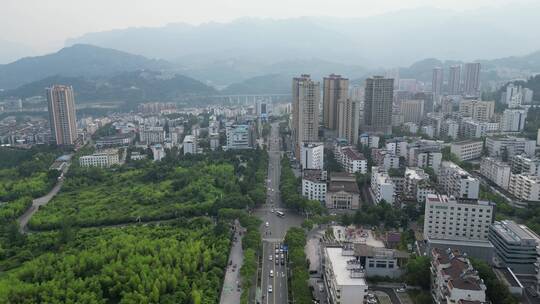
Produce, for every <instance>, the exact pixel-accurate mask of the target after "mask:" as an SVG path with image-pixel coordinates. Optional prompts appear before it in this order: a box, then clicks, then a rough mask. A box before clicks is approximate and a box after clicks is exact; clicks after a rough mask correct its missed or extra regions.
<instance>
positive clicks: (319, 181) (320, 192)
mask: <svg viewBox="0 0 540 304" xmlns="http://www.w3.org/2000/svg"><path fill="white" fill-rule="evenodd" d="M326 174H327V173H326V171H323V170H313V169H307V170H304V171H303V172H302V196H303V197H305V198H307V199H310V200H317V201H320V202H324V201H325V200H326V187H327V185H326V179H327V175H326Z"/></svg>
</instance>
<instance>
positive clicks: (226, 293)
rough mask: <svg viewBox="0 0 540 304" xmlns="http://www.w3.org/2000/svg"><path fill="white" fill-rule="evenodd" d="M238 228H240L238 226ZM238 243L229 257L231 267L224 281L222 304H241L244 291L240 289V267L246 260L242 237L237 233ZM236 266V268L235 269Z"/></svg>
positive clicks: (220, 301) (233, 246) (236, 242)
mask: <svg viewBox="0 0 540 304" xmlns="http://www.w3.org/2000/svg"><path fill="white" fill-rule="evenodd" d="M237 227H238V228H239V227H240V226H237ZM235 237H236V239H237V240H236V241H235V242H234V243H233V245H232V247H231V253H230V255H229V261H231V262H230V265H229V266H227V272H226V273H225V279H224V280H223V290H222V291H221V298H220V300H219V303H221V304H237V303H240V296H241V294H242V290H241V289H240V288H239V283H240V282H241V281H240V267H242V263H243V260H244V253H243V250H242V236H241V235H239V234H238V233H236V232H235ZM234 265H236V267H234Z"/></svg>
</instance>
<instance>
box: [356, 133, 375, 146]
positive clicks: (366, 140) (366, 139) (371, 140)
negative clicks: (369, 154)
mask: <svg viewBox="0 0 540 304" xmlns="http://www.w3.org/2000/svg"><path fill="white" fill-rule="evenodd" d="M379 139H380V138H379V136H376V135H371V134H367V133H364V134H361V135H360V144H361V145H363V146H368V147H370V148H375V149H376V148H378V147H379Z"/></svg>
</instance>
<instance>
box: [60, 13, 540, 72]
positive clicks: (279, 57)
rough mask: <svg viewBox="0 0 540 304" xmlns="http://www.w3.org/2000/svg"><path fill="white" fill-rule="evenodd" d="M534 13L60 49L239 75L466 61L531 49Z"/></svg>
mask: <svg viewBox="0 0 540 304" xmlns="http://www.w3.org/2000/svg"><path fill="white" fill-rule="evenodd" d="M538 11H540V3H528V4H522V5H520V4H512V5H508V6H503V7H500V6H492V7H484V8H482V9H478V10H468V11H451V10H444V9H434V8H416V9H410V10H401V11H395V12H390V13H386V14H382V15H377V16H370V17H364V18H350V19H344V18H330V17H300V18H291V19H257V18H242V19H238V20H235V21H233V22H228V23H216V22H211V23H205V24H201V25H196V26H194V25H189V24H184V23H178V24H169V25H167V26H163V27H155V28H149V27H141V28H127V29H118V30H111V31H106V32H95V33H88V34H85V35H83V36H81V37H77V38H73V39H69V40H68V41H67V42H66V44H67V45H71V44H75V43H88V44H93V45H98V46H103V47H110V48H114V49H118V50H123V51H126V52H130V53H133V54H140V55H144V56H146V57H149V58H163V59H166V60H169V61H174V62H179V63H181V64H182V65H184V66H186V67H187V68H189V69H194V70H201V69H203V68H204V67H208V66H209V65H212V64H214V63H228V64H230V65H231V66H232V67H233V68H234V69H235V70H237V71H242V70H244V69H249V68H250V67H252V66H253V63H254V62H255V63H257V66H265V65H269V64H273V63H276V62H283V61H295V60H303V59H312V58H318V59H321V60H325V61H329V62H338V63H343V64H354V65H359V66H365V67H369V68H376V67H385V68H389V67H393V66H408V65H410V64H412V63H413V62H416V61H418V60H421V59H423V58H430V57H435V58H448V59H459V60H464V61H472V60H476V59H479V58H480V59H481V58H484V59H492V58H501V57H505V56H508V55H514V54H526V53H530V52H533V51H536V50H538V49H540V40H539V39H538V34H537V32H536V31H535V30H534V29H537V28H540V18H538ZM155 46H159V47H155ZM199 78H200V79H203V80H204V79H206V78H205V77H199ZM208 79H210V78H209V77H208Z"/></svg>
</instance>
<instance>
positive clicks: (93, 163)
mask: <svg viewBox="0 0 540 304" xmlns="http://www.w3.org/2000/svg"><path fill="white" fill-rule="evenodd" d="M119 163H120V160H119V158H118V150H105V151H102V152H98V153H94V154H92V155H86V156H81V157H80V158H79V165H80V166H81V167H101V168H108V167H110V166H112V165H117V164H119Z"/></svg>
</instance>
